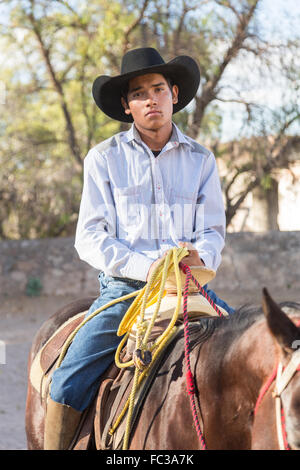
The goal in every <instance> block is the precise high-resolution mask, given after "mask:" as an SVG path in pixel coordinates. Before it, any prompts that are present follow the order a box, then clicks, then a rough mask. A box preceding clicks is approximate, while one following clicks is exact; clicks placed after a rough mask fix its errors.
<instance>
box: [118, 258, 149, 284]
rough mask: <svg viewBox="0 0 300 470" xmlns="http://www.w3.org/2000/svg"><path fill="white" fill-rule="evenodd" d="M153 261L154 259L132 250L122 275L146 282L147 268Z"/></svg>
mask: <svg viewBox="0 0 300 470" xmlns="http://www.w3.org/2000/svg"><path fill="white" fill-rule="evenodd" d="M154 261H155V260H154V259H151V258H148V257H147V256H144V255H141V254H140V253H135V252H133V253H132V254H131V255H130V258H129V261H128V263H127V264H126V269H125V270H124V277H128V278H129V279H135V280H137V281H144V282H146V279H147V274H148V271H149V268H150V266H151V264H152V263H154Z"/></svg>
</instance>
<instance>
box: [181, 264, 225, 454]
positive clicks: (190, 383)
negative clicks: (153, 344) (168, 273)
mask: <svg viewBox="0 0 300 470" xmlns="http://www.w3.org/2000/svg"><path fill="white" fill-rule="evenodd" d="M179 267H180V268H181V269H182V271H183V272H184V273H185V274H186V280H185V285H184V291H183V322H184V339H185V347H184V356H185V364H186V369H187V370H186V382H187V392H188V394H189V397H190V404H191V409H192V415H193V420H194V424H195V428H196V432H197V435H198V438H199V442H200V447H201V450H206V444H205V440H204V437H203V434H202V431H201V427H200V422H199V418H198V414H197V408H196V401H195V394H196V388H195V382H194V377H193V373H192V371H191V364H190V341H189V340H190V338H189V318H188V313H187V301H188V288H189V282H190V280H192V281H193V282H194V284H195V285H196V287H197V288H198V289H199V292H200V293H201V294H202V295H204V296H205V298H206V299H207V300H208V301H209V303H210V304H211V305H212V307H213V308H214V309H215V310H216V312H217V313H218V315H219V316H224V315H223V314H222V313H221V311H220V310H219V309H218V307H217V306H216V305H215V304H214V302H213V301H212V300H211V298H210V297H209V296H208V294H207V292H205V290H204V289H203V288H202V287H201V286H200V284H199V283H198V281H197V280H196V279H195V278H194V276H193V275H192V273H191V270H190V268H189V267H188V266H187V265H185V264H183V263H179Z"/></svg>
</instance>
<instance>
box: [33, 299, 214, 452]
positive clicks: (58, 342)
mask: <svg viewBox="0 0 300 470" xmlns="http://www.w3.org/2000/svg"><path fill="white" fill-rule="evenodd" d="M200 305H201V304H200ZM199 310H201V309H200V308H199ZM86 313H87V311H84V312H80V313H78V314H76V315H74V316H72V317H71V318H70V319H68V320H67V321H65V322H64V323H63V324H62V325H61V326H60V327H59V328H58V329H57V330H56V331H55V333H53V334H52V336H51V337H50V338H49V339H48V341H47V342H46V343H45V344H44V345H43V346H42V348H41V349H40V350H39V352H38V353H37V355H36V356H35V358H34V360H33V362H32V365H31V369H30V371H29V379H30V382H31V385H32V387H33V388H34V389H35V390H36V392H37V393H38V394H39V396H40V399H41V403H42V404H43V407H44V409H46V406H47V399H48V397H49V390H50V384H51V379H52V374H53V372H54V370H55V368H56V364H57V361H58V358H59V356H60V353H61V350H62V348H63V346H64V344H65V342H66V340H67V338H68V337H69V335H70V334H71V333H72V332H73V331H74V330H75V328H77V327H78V326H79V325H80V323H81V322H82V321H83V320H84V318H85V315H86ZM214 314H215V312H214ZM203 316H209V314H208V312H207V310H205V311H204V312H201V311H200V312H195V311H194V312H193V315H192V318H190V321H196V320H199V318H200V317H203ZM169 321H170V319H169V318H168V315H167V318H166V316H163V318H160V319H158V321H157V322H156V323H155V325H154V328H153V330H152V333H151V337H150V338H149V340H150V341H154V340H155V339H156V338H157V337H158V336H160V335H161V334H162V333H163V332H164V331H165V329H166V327H167V326H168V324H169ZM177 326H178V330H177V334H178V333H179V332H180V331H181V330H182V320H181V318H179V320H178V322H177ZM172 340H174V338H172ZM172 340H171V341H172ZM166 347H167V345H166ZM166 347H165V348H164V351H163V352H162V353H161V355H160V357H159V358H158V359H157V360H156V361H155V363H154V366H152V367H151V368H150V372H149V374H147V378H146V379H144V380H143V382H142V384H141V386H140V387H139V389H138V392H137V394H136V398H135V406H134V412H133V420H132V425H133V423H134V420H135V418H136V417H137V414H138V410H139V407H140V406H141V404H142V402H143V400H144V398H145V396H146V394H147V391H148V390H149V387H150V386H151V383H152V381H153V380H154V378H155V373H156V370H157V368H158V367H159V364H160V363H161V361H162V359H163V356H164V352H165V350H166ZM132 352H133V337H131V339H130V341H129V342H128V349H126V346H125V348H124V349H123V351H122V353H121V358H120V359H121V361H122V362H127V361H129V360H130V359H131V358H132ZM133 374H134V368H133V367H130V368H122V369H119V368H117V367H116V365H115V364H112V365H111V366H110V367H109V368H108V369H107V371H106V372H105V373H104V374H103V375H102V377H101V382H100V386H99V391H98V394H97V396H96V397H95V399H94V401H93V403H92V404H91V405H90V406H89V407H88V409H87V410H86V411H85V413H84V414H83V418H82V421H81V423H80V425H79V428H78V431H77V434H76V436H75V438H74V441H73V443H72V445H71V449H74V450H86V449H88V448H90V446H91V444H92V443H93V445H95V446H96V448H97V449H99V450H108V449H115V450H116V449H120V448H121V445H122V440H123V436H124V432H125V425H126V419H125V418H124V419H123V420H122V421H121V423H120V425H119V426H118V427H117V430H116V432H114V433H113V435H111V434H110V433H109V431H110V429H111V427H112V425H113V424H114V423H115V421H116V419H117V418H118V416H119V415H120V413H121V411H122V410H123V407H124V405H125V403H126V401H127V399H128V397H129V394H130V391H131V381H132V378H133Z"/></svg>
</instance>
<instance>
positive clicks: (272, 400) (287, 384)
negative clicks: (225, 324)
mask: <svg viewBox="0 0 300 470" xmlns="http://www.w3.org/2000/svg"><path fill="white" fill-rule="evenodd" d="M262 307H263V312H264V315H265V317H266V321H267V326H268V329H269V331H270V333H271V335H272V337H273V339H274V341H275V347H276V349H277V353H278V354H277V360H278V362H277V363H276V364H275V368H274V371H273V374H272V375H271V376H270V377H269V378H268V380H267V382H266V383H264V385H263V387H262V391H261V394H260V406H259V407H257V413H256V419H255V422H254V426H253V440H252V442H253V445H252V448H264V449H266V448H270V449H274V448H275V449H276V448H278V447H279V449H295V450H296V449H298V450H300V373H299V372H300V328H299V326H300V308H299V306H296V305H295V306H294V305H293V304H291V307H289V308H288V309H287V310H288V313H289V316H288V315H287V313H285V312H284V311H283V309H282V308H280V306H279V305H278V304H277V303H276V302H275V301H274V300H273V299H272V297H271V296H270V294H269V292H268V291H267V289H265V288H264V289H263V299H262ZM268 418H271V419H268ZM263 423H264V424H263ZM267 423H269V424H268V425H269V427H270V428H271V429H272V430H273V432H270V429H268V430H267V432H264V430H266V426H268V425H267ZM272 441H273V442H272Z"/></svg>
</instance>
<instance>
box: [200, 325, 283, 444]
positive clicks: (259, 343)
mask: <svg viewBox="0 0 300 470" xmlns="http://www.w3.org/2000/svg"><path fill="white" fill-rule="evenodd" d="M276 358H277V351H276V348H275V344H274V342H273V339H272V338H271V336H270V334H269V332H268V330H267V326H266V322H265V321H264V320H259V321H255V322H254V324H252V325H251V326H250V327H249V328H245V329H244V330H241V331H238V330H234V331H233V332H230V330H229V329H228V328H222V327H220V328H216V330H215V332H214V334H213V335H212V336H211V337H210V338H209V339H208V340H207V341H206V343H205V344H204V345H203V346H202V348H201V352H200V354H199V358H198V361H197V366H196V383H197V387H198V390H199V401H200V406H201V410H202V413H203V422H204V435H205V438H206V440H207V445H208V448H212V449H213V448H214V449H218V448H219V449H234V448H235V449H248V448H250V446H251V432H250V426H249V422H250V421H251V419H252V416H253V410H254V407H255V403H256V399H257V396H258V394H259V390H260V388H261V386H262V384H263V382H264V380H265V379H266V377H267V376H268V375H269V374H271V371H272V369H273V367H274V363H275V361H276V360H277V359H276Z"/></svg>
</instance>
